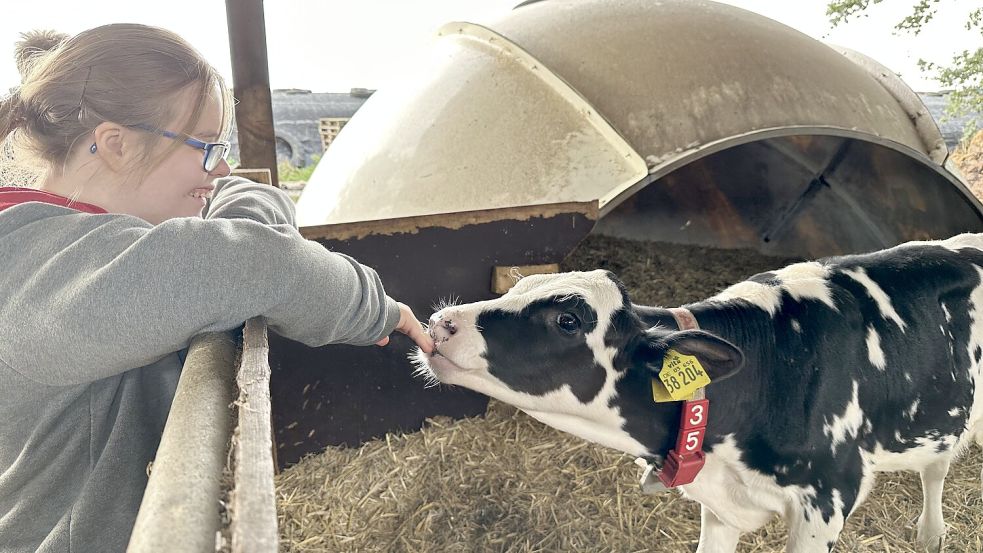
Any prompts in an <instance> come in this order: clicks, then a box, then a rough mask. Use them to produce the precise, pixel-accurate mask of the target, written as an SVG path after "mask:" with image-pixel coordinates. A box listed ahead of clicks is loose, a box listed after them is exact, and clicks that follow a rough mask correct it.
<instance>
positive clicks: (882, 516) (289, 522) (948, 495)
mask: <svg viewBox="0 0 983 553" xmlns="http://www.w3.org/2000/svg"><path fill="white" fill-rule="evenodd" d="M790 261H792V260H790V259H779V258H771V257H765V256H761V255H759V254H757V253H755V252H748V251H733V250H716V249H712V248H698V247H688V246H678V245H670V244H658V243H642V242H630V241H624V240H615V239H611V238H605V237H597V236H595V237H590V238H588V239H587V240H586V241H585V242H584V243H583V244H582V245H581V246H580V247H578V249H577V250H576V251H575V252H574V253H573V254H572V255H571V256H570V258H568V259H567V261H566V262H565V264H564V267H563V269H564V270H574V269H590V268H596V267H603V268H607V269H610V270H612V271H614V272H616V273H617V274H618V275H619V276H620V277H621V278H622V279H623V280H624V281H625V283H626V285H627V286H628V287H629V289H630V291H631V293H632V297H633V299H634V300H635V301H637V302H639V303H646V304H650V305H652V304H654V305H679V304H682V303H685V302H688V301H693V300H697V299H700V298H703V297H707V296H708V295H711V294H712V293H714V292H716V291H717V290H719V289H721V288H723V287H725V286H726V285H728V284H731V283H733V282H736V281H737V280H740V279H742V278H744V277H746V276H749V275H750V274H753V273H755V272H759V271H762V270H767V269H771V268H777V267H781V266H783V265H785V264H787V263H788V262H790ZM653 275H655V276H653ZM407 370H409V369H407ZM421 385H422V382H421ZM632 460H633V459H632V458H631V457H630V456H627V455H624V454H621V453H619V452H616V451H613V450H610V449H606V448H602V447H600V446H595V445H593V444H590V443H587V442H585V441H583V440H580V439H578V438H575V437H573V436H570V435H567V434H563V433H561V432H559V431H556V430H553V429H551V428H549V427H547V426H545V425H543V424H541V423H539V422H537V421H535V420H533V419H531V418H530V417H528V416H527V415H525V414H523V413H521V412H518V411H517V410H515V409H514V408H512V407H510V406H507V405H504V404H501V403H497V402H495V401H494V400H493V401H492V402H491V403H490V405H489V409H488V413H487V414H486V416H485V417H484V418H475V419H467V420H458V421H453V420H450V419H446V418H438V419H434V420H430V421H428V425H427V426H426V427H425V428H424V429H423V430H421V431H419V432H415V433H411V434H405V435H403V434H399V435H395V434H393V435H388V436H386V437H385V439H380V440H376V441H372V442H368V443H366V444H364V445H362V446H361V447H360V448H357V449H343V448H329V449H328V450H326V451H325V452H323V453H322V454H319V455H316V456H311V457H308V458H306V459H304V460H303V461H301V462H300V463H298V464H297V465H295V466H293V467H291V468H289V469H287V470H286V471H284V472H283V473H282V474H280V475H278V477H277V479H276V484H277V495H278V510H279V518H280V520H279V522H280V531H281V550H282V551H290V552H301V551H303V552H322V551H323V552H327V551H352V552H354V551H358V552H374V551H379V552H412V551H439V552H442V553H457V552H461V553H470V552H475V553H479V552H506V551H508V552H554V551H591V552H595V551H596V552H615V551H618V552H639V553H641V552H660V553H663V552H664V553H675V552H690V551H694V550H695V548H696V543H697V540H698V538H699V524H700V522H699V508H698V506H697V504H696V503H693V502H691V501H688V500H685V499H683V498H682V497H680V495H679V494H678V493H676V492H669V493H665V494H661V495H657V496H646V495H642V494H641V493H640V491H639V489H638V484H637V482H638V480H637V479H638V470H639V469H638V468H637V467H636V466H635V465H634V464H633V463H632ZM981 460H983V455H981V452H980V450H979V449H976V448H974V449H971V450H970V451H969V453H968V455H967V456H966V457H965V458H964V459H963V460H961V461H960V462H958V463H956V464H954V465H953V468H952V470H951V472H950V474H949V478H948V479H947V481H946V491H945V494H944V497H945V505H944V511H945V517H946V522H947V523H948V524H949V525H950V528H949V533H948V538H947V548H946V551H949V552H959V553H969V552H972V553H980V552H983V538H981V536H980V526H981V523H983V500H981V493H980V486H981V482H980V468H981ZM920 505H921V488H920V484H919V482H918V476H917V474H915V473H910V474H909V473H895V474H885V475H882V476H881V477H880V479H879V481H878V483H877V485H876V486H875V488H874V491H873V492H872V494H871V495H870V497H869V498H868V499H867V501H866V503H865V504H864V505H863V507H862V508H861V509H860V510H859V511H858V512H857V513H855V514H854V516H853V517H852V518H851V519H850V521H849V524H848V525H847V528H846V530H845V531H844V532H843V534H842V539H841V541H840V544H839V546H838V547H837V551H841V552H843V551H849V552H860V553H866V552H884V553H890V552H897V553H901V552H912V551H915V550H914V549H913V548H912V546H911V545H909V544H910V542H911V536H912V535H913V534H911V527H912V526H913V524H914V520H915V519H916V518H917V517H918V514H919V508H920ZM785 538H786V531H785V527H784V524H783V523H781V522H778V521H776V522H773V523H772V524H770V525H769V526H767V527H765V528H763V529H761V530H760V531H758V532H756V533H754V534H750V535H745V536H744V538H743V539H742V540H741V545H740V547H739V548H738V551H741V552H768V551H782V550H783V547H784V543H785Z"/></svg>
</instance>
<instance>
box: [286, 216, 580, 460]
mask: <svg viewBox="0 0 983 553" xmlns="http://www.w3.org/2000/svg"><path fill="white" fill-rule="evenodd" d="M596 219H597V204H596V203H584V204H575V203H571V204H560V205H555V206H545V207H535V208H525V209H519V210H490V211H486V212H480V213H477V214H475V213H470V214H459V217H452V216H449V217H430V218H409V219H405V220H394V221H389V222H374V223H373V222H368V223H353V224H343V225H333V226H322V227H314V228H305V229H302V231H303V232H304V233H305V235H306V236H307V237H308V238H312V239H316V240H317V241H318V242H319V243H321V244H323V245H324V247H326V248H328V249H331V250H333V251H338V252H342V253H346V254H349V255H352V256H354V257H355V258H356V259H358V260H359V261H361V262H362V263H364V264H366V265H369V266H371V267H373V268H375V269H376V270H377V271H378V272H379V275H380V276H381V277H382V280H383V282H384V283H385V285H386V291H387V292H388V293H389V295H390V296H392V297H394V298H397V299H399V300H400V301H403V302H405V303H407V304H408V305H409V306H410V307H411V308H413V310H414V312H415V313H416V314H417V315H418V316H421V317H426V316H427V315H429V314H430V312H431V311H432V307H433V304H434V303H435V302H436V301H438V300H439V299H440V298H444V299H451V300H455V299H456V300H459V301H464V302H470V301H477V300H482V299H489V298H491V297H494V294H492V292H491V291H490V290H489V278H490V275H491V274H492V268H493V267H495V266H501V265H541V264H548V263H559V262H560V261H561V260H562V259H563V258H564V257H565V256H566V255H567V253H569V252H570V251H571V250H572V249H573V248H574V246H576V244H577V243H578V242H580V240H582V239H583V238H584V237H585V236H586V235H587V234H588V233H589V232H590V230H591V229H592V228H593V225H594V223H595V221H596ZM382 224H385V226H386V227H387V228H382V227H380V225H382ZM312 308H314V306H312ZM411 346H412V343H411V342H410V341H409V339H407V338H405V337H404V336H402V335H399V334H396V335H394V336H393V339H392V342H391V343H390V344H389V345H388V346H386V347H383V348H380V347H375V346H368V347H354V346H345V345H331V346H324V347H320V348H309V347H307V346H304V345H302V344H299V343H297V342H293V341H291V340H287V339H285V338H283V337H280V336H277V335H275V334H272V333H271V335H270V349H271V353H270V363H271V365H272V367H273V378H272V382H271V389H272V402H273V419H274V429H275V435H276V442H277V452H278V461H279V463H280V464H281V466H289V465H291V464H293V463H296V462H297V461H298V460H299V459H300V458H301V457H302V456H303V455H305V454H307V453H313V452H318V451H320V450H322V449H323V448H324V447H326V446H329V445H341V444H345V445H350V446H354V445H358V444H360V443H362V442H363V441H365V440H368V439H371V438H376V437H380V436H382V435H384V434H385V433H386V432H390V431H415V430H417V429H419V428H420V426H421V425H422V423H423V421H424V419H425V418H427V417H432V416H436V415H448V416H453V417H464V416H476V415H480V414H482V413H484V410H485V406H486V404H487V397H485V396H482V395H480V394H477V393H474V392H471V391H468V390H464V389H458V388H451V389H448V388H430V389H425V388H424V387H423V382H422V381H421V380H419V379H415V378H413V377H412V375H411V373H412V370H413V368H412V366H411V365H410V363H409V361H408V360H407V353H408V352H409V351H410V350H411Z"/></svg>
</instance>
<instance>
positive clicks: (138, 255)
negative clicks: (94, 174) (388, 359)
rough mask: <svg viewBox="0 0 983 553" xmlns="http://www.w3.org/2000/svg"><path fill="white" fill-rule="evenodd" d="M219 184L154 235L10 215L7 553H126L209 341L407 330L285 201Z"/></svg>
mask: <svg viewBox="0 0 983 553" xmlns="http://www.w3.org/2000/svg"><path fill="white" fill-rule="evenodd" d="M216 184H217V185H218V188H217V189H216V191H215V194H214V197H213V200H212V202H211V205H210V206H209V212H208V213H207V215H206V216H205V217H204V218H203V219H199V218H181V219H173V220H169V221H166V222H164V223H161V224H159V225H156V226H153V225H150V224H148V223H146V222H144V221H142V220H141V219H138V218H136V217H131V216H128V215H119V214H90V213H80V212H78V211H74V210H72V209H68V208H65V207H60V206H56V205H50V204H44V203H34V202H32V203H24V204H19V205H14V206H12V207H9V208H7V209H5V210H3V211H0V552H4V553H5V552H9V551H18V552H19V551H34V550H40V551H45V552H47V551H57V552H65V551H77V552H89V551H92V552H111V551H123V550H124V549H125V548H126V544H127V541H128V540H129V535H130V530H131V528H132V526H133V521H134V520H135V517H136V513H137V510H138V508H139V506H140V500H141V498H142V496H143V491H144V488H145V486H146V482H147V475H146V469H147V464H148V463H149V462H150V461H151V460H152V459H153V457H154V453H155V451H156V449H157V444H158V442H159V440H160V435H161V432H162V430H163V425H164V421H165V419H166V417H167V412H168V409H169V408H170V405H171V400H172V399H173V396H174V391H175V387H176V386H177V380H178V375H179V373H180V370H181V365H182V362H183V358H184V354H185V352H186V348H187V347H188V344H189V342H190V340H191V338H192V337H193V336H195V335H196V334H199V333H201V332H209V331H224V330H230V329H233V328H235V327H237V326H239V325H241V324H242V323H243V321H245V320H246V319H248V318H250V317H254V316H257V315H263V316H265V317H266V319H267V322H268V324H269V326H270V328H271V329H272V330H274V331H276V332H278V333H280V334H282V335H284V336H287V337H289V338H292V339H294V340H298V341H300V342H303V343H305V344H308V345H312V346H317V345H323V344H328V343H346V344H355V345H369V344H372V343H374V342H376V341H378V340H379V339H381V338H382V337H383V336H386V335H388V334H389V333H390V332H392V330H393V328H394V327H395V326H396V323H397V321H398V319H399V310H398V308H397V306H396V303H395V302H394V301H393V300H392V299H391V298H388V297H387V296H386V294H385V291H384V290H383V287H382V283H381V282H380V281H379V278H378V276H377V275H376V273H375V272H374V271H373V270H372V269H369V268H367V267H364V266H362V265H360V264H359V263H357V262H356V261H355V260H353V259H351V258H350V257H347V256H344V255H341V254H338V253H333V252H330V251H328V250H326V249H325V248H324V247H322V246H321V245H319V244H317V243H315V242H311V241H308V240H305V239H304V238H303V237H301V235H300V234H299V232H298V231H297V229H296V224H295V222H294V210H293V204H292V202H291V201H290V199H289V198H288V197H287V196H286V194H284V193H282V192H281V191H279V190H277V189H275V188H273V187H271V186H266V185H259V184H255V183H251V182H249V181H245V180H243V179H237V178H228V179H220V180H219V181H218V182H217V183H216ZM0 190H2V189H0Z"/></svg>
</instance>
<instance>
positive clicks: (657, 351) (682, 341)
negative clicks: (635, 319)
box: [646, 330, 744, 382]
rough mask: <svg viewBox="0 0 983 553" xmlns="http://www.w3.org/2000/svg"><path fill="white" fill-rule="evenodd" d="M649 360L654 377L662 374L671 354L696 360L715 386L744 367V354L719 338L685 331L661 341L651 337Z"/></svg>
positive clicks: (702, 332) (703, 333)
mask: <svg viewBox="0 0 983 553" xmlns="http://www.w3.org/2000/svg"><path fill="white" fill-rule="evenodd" d="M647 349H648V353H646V355H647V356H649V359H647V360H646V364H647V365H648V366H649V368H650V370H652V372H653V373H658V372H659V371H661V370H662V362H663V359H664V358H665V354H666V352H667V351H668V350H670V349H672V350H676V351H677V352H679V353H681V354H683V355H692V356H693V357H696V358H697V359H698V360H699V361H700V364H701V365H703V370H705V371H706V372H707V376H709V377H710V380H711V381H712V382H717V381H720V380H723V379H725V378H729V377H731V376H733V375H734V374H736V373H737V372H738V371H739V370H741V367H743V366H744V352H742V351H741V350H740V348H738V347H737V346H735V345H734V344H732V343H730V342H728V341H727V340H724V339H723V338H721V337H719V336H715V335H713V334H710V333H709V332H704V331H702V330H682V331H679V332H672V333H670V334H668V335H662V336H659V337H655V336H651V335H650V342H649V347H648V348H647Z"/></svg>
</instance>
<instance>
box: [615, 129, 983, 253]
mask: <svg viewBox="0 0 983 553" xmlns="http://www.w3.org/2000/svg"><path fill="white" fill-rule="evenodd" d="M980 211H981V208H980V205H979V202H978V201H977V200H976V199H975V198H974V197H973V196H972V195H971V194H969V193H968V192H967V190H966V188H965V186H964V185H963V184H962V183H961V182H960V181H959V180H958V179H957V178H956V177H955V176H954V175H952V174H951V173H949V172H948V171H944V170H942V169H941V168H938V167H932V166H930V165H925V164H922V163H920V162H919V161H917V160H916V159H914V158H912V157H908V156H905V155H903V154H902V153H900V152H897V151H895V150H892V149H890V148H887V147H884V146H881V145H878V144H874V143H870V142H865V141H861V140H854V139H846V138H841V137H836V136H798V137H776V138H772V139H768V140H763V141H759V142H751V143H748V144H743V145H741V146H737V147H734V148H730V149H727V150H723V151H721V152H717V153H715V154H712V155H709V156H707V157H705V158H702V159H699V160H697V161H694V162H691V163H689V164H688V165H685V166H683V167H681V168H679V169H677V170H676V171H674V172H672V173H669V174H667V175H665V176H664V177H662V178H661V179H658V180H656V181H655V182H653V183H651V184H650V185H648V186H647V187H645V188H643V189H641V190H640V191H639V192H638V193H636V194H635V195H633V196H631V197H630V198H628V199H627V200H625V201H624V202H623V203H621V204H620V205H619V206H618V207H617V208H615V209H614V210H613V211H611V212H610V213H608V214H607V215H605V216H604V217H603V218H601V220H600V221H599V223H598V225H597V228H596V232H598V233H601V234H606V235H611V236H618V237H622V238H634V239H638V240H662V241H668V242H678V243H688V244H700V245H711V246H718V247H725V248H751V249H757V250H759V251H762V252H766V253H774V254H782V255H799V256H803V257H809V258H814V257H821V256H827V255H834V254H841V253H849V252H859V251H871V250H876V249H880V248H884V247H888V246H893V245H895V244H898V243H900V242H904V241H907V240H919V239H927V238H936V239H937V238H944V237H947V236H951V235H953V234H957V233H960V232H970V231H975V232H980V231H983V220H981V218H980V215H979V213H980Z"/></svg>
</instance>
